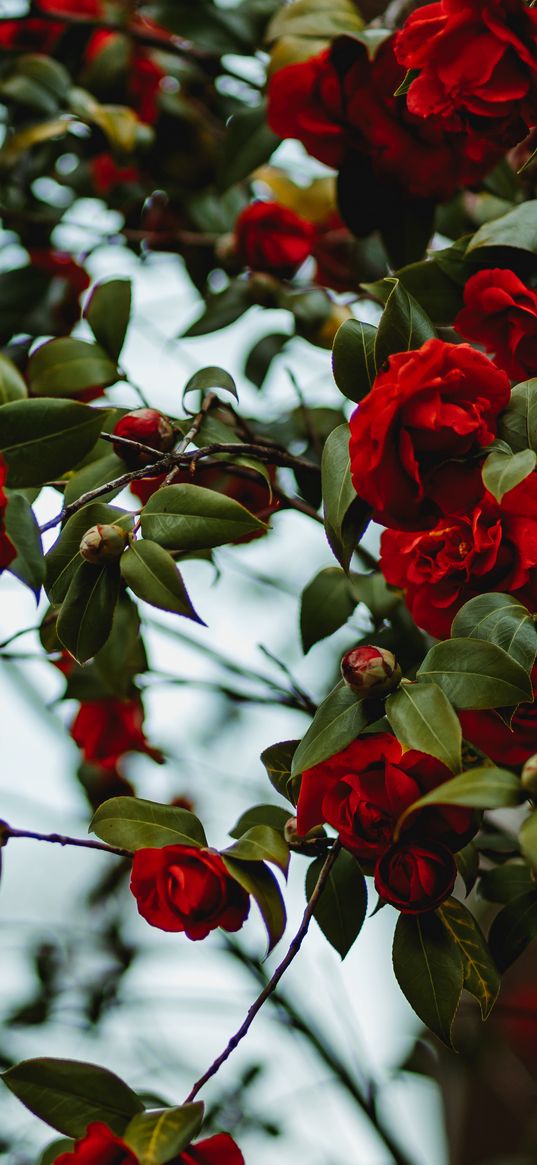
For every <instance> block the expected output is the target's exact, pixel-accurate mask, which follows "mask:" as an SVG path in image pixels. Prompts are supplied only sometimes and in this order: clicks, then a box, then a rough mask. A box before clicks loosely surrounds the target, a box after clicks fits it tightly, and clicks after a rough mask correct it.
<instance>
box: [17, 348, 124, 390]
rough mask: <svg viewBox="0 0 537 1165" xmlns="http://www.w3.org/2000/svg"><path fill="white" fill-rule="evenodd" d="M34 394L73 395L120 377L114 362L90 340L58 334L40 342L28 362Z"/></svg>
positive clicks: (111, 382)
mask: <svg viewBox="0 0 537 1165" xmlns="http://www.w3.org/2000/svg"><path fill="white" fill-rule="evenodd" d="M28 380H29V384H30V389H31V392H32V393H33V395H34V396H45V397H54V396H66V395H68V396H75V395H76V394H77V393H79V392H85V391H86V389H88V388H94V387H101V388H106V386H107V385H109V384H115V383H116V380H119V372H118V370H117V367H116V364H115V363H114V362H113V361H112V360H110V357H109V356H108V355H107V353H106V352H105V351H104V349H103V348H101V347H99V345H98V344H93V343H92V342H91V341H89V340H75V339H73V337H72V336H60V337H59V339H56V340H47V341H46V343H44V344H41V345H40V347H39V348H37V349H36V351H35V352H34V353H33V355H32V356H31V357H30V359H29V361H28Z"/></svg>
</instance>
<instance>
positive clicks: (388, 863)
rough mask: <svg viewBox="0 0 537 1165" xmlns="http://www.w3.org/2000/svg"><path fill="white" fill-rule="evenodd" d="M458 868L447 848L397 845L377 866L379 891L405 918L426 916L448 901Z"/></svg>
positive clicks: (407, 844) (417, 844)
mask: <svg viewBox="0 0 537 1165" xmlns="http://www.w3.org/2000/svg"><path fill="white" fill-rule="evenodd" d="M456 876H457V867H456V865H455V859H454V857H453V854H452V853H451V852H450V850H448V849H447V848H446V846H445V845H428V844H425V845H421V844H420V843H419V842H418V843H416V842H414V841H413V842H410V843H404V844H399V845H393V846H391V848H390V849H388V850H386V852H385V853H384V854H383V856H382V857H381V859H380V861H378V862H377V865H376V868H375V887H376V889H377V891H378V893H379V895H380V897H381V898H382V899H383V900H384V902H389V903H390V904H391V905H392V906H395V907H396V909H397V910H400V911H401V913H402V914H423V912H424V911H426V910H434V909H435V907H436V906H440V903H441V902H443V901H444V899H445V898H448V897H449V895H450V894H451V891H452V890H453V887H454V885H455V878H456Z"/></svg>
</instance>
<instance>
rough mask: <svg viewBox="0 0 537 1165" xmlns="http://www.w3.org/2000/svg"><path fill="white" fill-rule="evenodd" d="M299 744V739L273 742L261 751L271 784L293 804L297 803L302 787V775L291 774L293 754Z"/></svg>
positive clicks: (262, 760)
mask: <svg viewBox="0 0 537 1165" xmlns="http://www.w3.org/2000/svg"><path fill="white" fill-rule="evenodd" d="M299 744H300V741H299V740H283V741H281V742H280V743H278V744H271V745H270V747H269V748H265V749H264V751H263V752H262V753H261V762H262V764H264V766H265V768H266V770H267V775H268V779H269V781H270V783H271V785H272V786H273V788H275V789H276V791H277V792H278V793H280V794H281V796H282V797H286V798H287V800H288V801H290V802H291V805H296V803H297V801H298V793H299V789H300V776H292V775H291V769H292V765H293V756H294V754H295V752H296V750H297V748H298V745H299Z"/></svg>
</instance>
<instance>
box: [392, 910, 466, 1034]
mask: <svg viewBox="0 0 537 1165" xmlns="http://www.w3.org/2000/svg"><path fill="white" fill-rule="evenodd" d="M393 969H394V971H395V977H396V979H397V982H398V983H399V986H400V988H401V991H402V992H403V995H405V996H406V998H407V999H408V1002H409V1003H410V1006H411V1007H412V1008H413V1009H414V1011H415V1012H416V1015H418V1016H419V1018H420V1019H421V1020H422V1021H423V1023H424V1024H426V1026H427V1027H429V1028H430V1029H431V1031H433V1032H434V1033H435V1034H436V1035H437V1036H438V1037H439V1039H441V1040H442V1041H443V1042H444V1043H445V1044H447V1045H448V1047H453V1044H452V1040H451V1027H452V1024H453V1020H454V1018H455V1013H456V1011H457V1008H458V1006H459V1001H460V997H461V992H462V988H463V983H464V967H463V963H462V959H461V956H460V952H459V950H458V948H457V947H456V946H455V945H454V944H453V943H452V941H451V939H450V937H449V935H448V934H447V932H446V930H445V927H444V926H443V925H442V923H441V921H440V919H439V918H437V917H436V915H435V914H417V915H413V914H401V915H399V918H398V920H397V926H396V928H395V935H394V941H393Z"/></svg>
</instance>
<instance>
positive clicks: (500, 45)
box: [395, 0, 537, 146]
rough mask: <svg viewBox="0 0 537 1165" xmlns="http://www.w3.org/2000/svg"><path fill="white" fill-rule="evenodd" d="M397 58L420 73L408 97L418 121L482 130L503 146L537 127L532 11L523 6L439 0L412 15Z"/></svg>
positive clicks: (504, 0) (536, 17)
mask: <svg viewBox="0 0 537 1165" xmlns="http://www.w3.org/2000/svg"><path fill="white" fill-rule="evenodd" d="M395 55H396V57H397V60H398V61H399V62H400V64H402V65H404V66H405V68H407V69H418V70H419V75H418V76H417V77H415V78H414V80H413V81H412V83H411V85H410V88H409V90H408V93H407V103H408V108H409V110H410V112H411V113H413V114H417V115H418V116H419V117H424V118H430V117H432V116H433V117H434V116H436V117H439V116H440V117H444V118H447V119H450V121H451V123H453V122H455V124H459V125H465V126H474V127H475V126H476V124H477V125H478V126H479V129H480V131H482V132H485V133H490V134H491V135H495V136H496V139H497V140H500V139H501V141H502V143H503V145H505V146H510V145H511V146H512V145H515V144H516V142H517V141H519V140H520V139H521V138H523V137H524V136H525V134H526V129H530V128H531V127H532V126H534V125H536V124H537V12H535V11H532V9H531V8H529V6H528V5H527V4H525V3H524V0H440V2H439V3H436V4H426V5H425V7H420V8H418V10H417V11H416V12H412V13H411V14H410V16H409V17H408V18H407V20H406V21H405V24H404V26H403V28H402V29H401V30H400V31H399V32H398V33H397V35H396V38H395Z"/></svg>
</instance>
